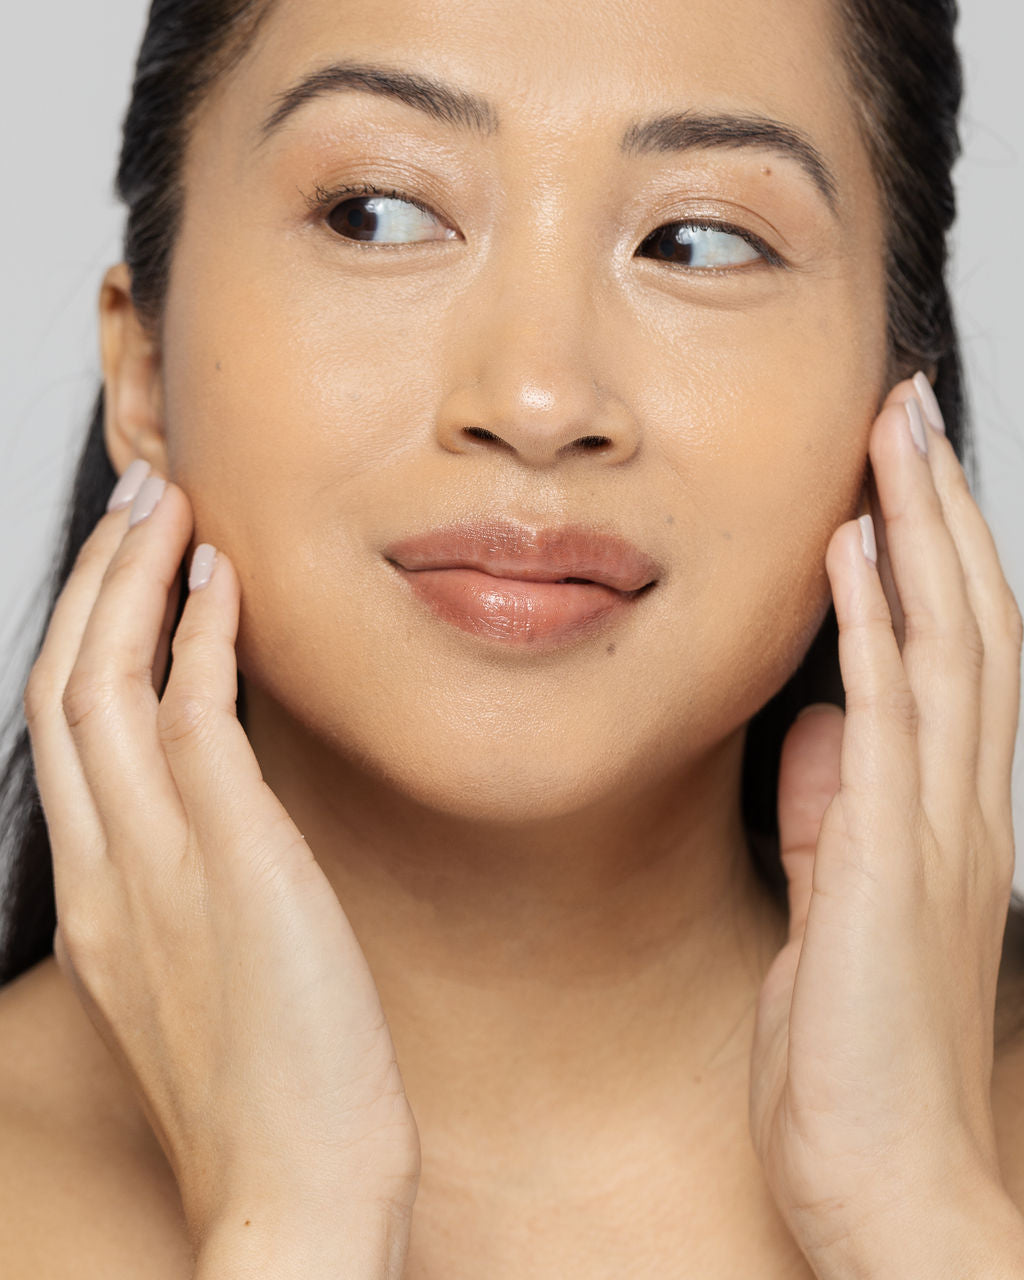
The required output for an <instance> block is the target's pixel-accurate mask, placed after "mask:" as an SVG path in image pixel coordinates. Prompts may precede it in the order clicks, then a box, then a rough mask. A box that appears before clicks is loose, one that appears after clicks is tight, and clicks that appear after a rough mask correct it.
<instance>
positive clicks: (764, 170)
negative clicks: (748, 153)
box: [761, 164, 772, 178]
mask: <svg viewBox="0 0 1024 1280" xmlns="http://www.w3.org/2000/svg"><path fill="white" fill-rule="evenodd" d="M761 172H762V173H763V174H764V176H765V177H766V178H770V177H771V176H772V170H771V166H770V165H767V164H766V165H762V166H761Z"/></svg>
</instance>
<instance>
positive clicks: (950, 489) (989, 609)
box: [895, 375, 1021, 824]
mask: <svg viewBox="0 0 1024 1280" xmlns="http://www.w3.org/2000/svg"><path fill="white" fill-rule="evenodd" d="M922 378H923V375H917V376H916V377H915V379H914V382H913V383H900V384H899V386H898V387H897V388H896V389H895V394H896V395H897V396H898V397H899V398H901V399H909V398H910V397H911V396H912V395H913V394H914V388H915V387H917V388H919V389H921V382H920V380H921V379H922ZM924 386H925V387H927V380H926V379H925V380H924ZM919 398H920V399H922V400H923V401H924V404H925V408H926V410H927V412H926V418H927V419H928V421H929V422H930V423H931V422H935V423H937V424H938V425H939V426H941V423H942V416H941V413H940V412H939V409H938V405H937V404H934V396H932V397H931V402H932V403H931V404H930V405H929V403H928V401H927V400H925V397H924V396H920V395H919ZM928 444H929V461H930V462H931V466H932V475H933V476H934V479H935V488H936V491H937V493H938V496H939V501H940V503H941V504H942V510H943V513H944V516H945V520H946V524H947V526H948V528H949V531H950V534H951V536H952V538H953V542H954V544H955V545H956V549H957V553H958V555H959V557H960V563H961V566H962V569H963V574H964V580H965V584H966V590H967V596H968V599H969V601H970V607H971V611H972V612H973V614H974V617H975V619H976V621H977V625H978V629H979V631H980V633H981V641H982V647H983V650H984V657H983V661H982V668H981V693H980V722H979V733H978V775H977V776H978V794H979V799H980V801H981V804H982V808H983V810H984V812H985V813H986V816H987V817H989V819H990V821H995V820H999V821H1001V822H1002V823H1003V824H1005V823H1006V821H1007V820H1008V818H1009V814H1008V804H1009V796H1010V794H1011V791H1012V770H1013V754H1014V745H1015V740H1016V736H1017V723H1018V719H1019V711H1020V651H1021V618H1020V609H1019V607H1018V604H1017V601H1016V600H1015V599H1014V595H1013V592H1012V591H1011V589H1010V585H1009V583H1008V582H1007V580H1006V575H1005V573H1004V572H1003V567H1002V564H1001V563H1000V559H999V553H998V551H997V550H996V545H995V540H994V539H993V537H992V532H991V530H990V529H989V527H988V524H987V522H986V520H985V518H984V516H983V515H982V513H981V511H980V509H979V507H978V504H977V503H976V501H975V499H974V496H973V495H972V493H971V491H970V487H969V485H968V483H967V477H966V475H965V474H964V470H963V467H962V466H961V465H960V461H959V459H958V458H957V456H956V454H955V452H954V451H953V447H952V445H951V444H950V442H949V440H948V439H947V438H946V436H945V434H944V432H943V431H942V430H935V429H933V430H930V431H929V433H928Z"/></svg>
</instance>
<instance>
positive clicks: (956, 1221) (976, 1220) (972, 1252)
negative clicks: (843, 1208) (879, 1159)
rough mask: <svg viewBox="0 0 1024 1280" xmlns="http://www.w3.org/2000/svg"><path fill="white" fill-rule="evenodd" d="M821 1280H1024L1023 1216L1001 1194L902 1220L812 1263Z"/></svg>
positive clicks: (871, 1229) (840, 1244)
mask: <svg viewBox="0 0 1024 1280" xmlns="http://www.w3.org/2000/svg"><path fill="white" fill-rule="evenodd" d="M811 1261H812V1266H813V1267H814V1273H815V1275H816V1276H817V1277H818V1280H946V1278H947V1277H948V1280H1022V1277H1024V1215H1022V1214H1021V1213H1020V1211H1019V1210H1018V1209H1017V1207H1016V1206H1015V1205H1014V1203H1013V1201H1012V1200H1011V1199H1010V1197H1009V1196H1008V1195H1007V1194H1006V1192H1005V1191H1004V1190H1003V1189H1002V1188H990V1189H987V1190H985V1191H983V1192H980V1193H977V1194H973V1195H963V1196H958V1197H954V1198H952V1199H950V1200H949V1201H948V1202H947V1203H944V1204H942V1205H935V1206H932V1207H931V1208H929V1209H927V1210H924V1209H922V1210H920V1211H918V1212H915V1213H908V1214H907V1215H906V1216H904V1217H901V1216H900V1215H899V1213H898V1212H894V1213H893V1214H892V1215H891V1216H887V1217H886V1218H885V1220H884V1221H883V1220H881V1219H878V1220H876V1221H875V1222H874V1223H873V1224H872V1225H869V1226H865V1227H863V1228H861V1229H859V1230H851V1231H850V1232H849V1234H847V1235H844V1236H842V1237H840V1238H838V1239H836V1240H835V1241H833V1243H832V1244H831V1245H830V1247H829V1250H828V1253H827V1256H824V1257H822V1258H819V1259H817V1260H816V1259H812V1260H811Z"/></svg>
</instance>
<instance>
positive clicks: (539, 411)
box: [477, 207, 597, 416]
mask: <svg viewBox="0 0 1024 1280" xmlns="http://www.w3.org/2000/svg"><path fill="white" fill-rule="evenodd" d="M556 221H557V219H556V218H555V217H554V216H547V210H545V209H544V208H543V207H542V208H540V209H537V210H535V211H532V216H531V214H528V215H527V216H526V217H523V218H522V219H518V218H517V220H516V225H515V226H514V227H510V228H509V229H508V230H507V232H506V233H505V234H504V235H503V236H502V237H501V245H500V247H499V248H498V249H497V250H496V252H495V254H494V262H493V275H492V278H491V280H490V282H488V285H485V287H484V298H485V299H486V302H485V303H484V305H485V307H486V319H485V320H484V322H483V323H482V324H481V326H480V331H479V332H480V338H481V342H480V345H479V347H478V352H477V362H478V370H479V374H480V376H481V377H483V378H484V380H485V381H487V382H488V383H489V384H490V385H491V387H492V391H493V392H494V393H496V394H497V396H498V397H499V401H501V402H504V408H505V411H506V412H509V413H512V414H514V415H518V414H526V415H527V416H536V415H545V414H546V415H551V414H560V415H563V416H564V415H567V414H573V413H575V414H577V415H586V414H587V413H588V412H592V411H593V408H594V405H593V395H594V360H593V350H592V347H593V343H594V341H595V339H596V337H597V334H596V332H595V326H594V315H593V310H594V308H593V287H592V282H591V279H590V272H591V271H592V270H593V267H592V265H590V266H588V264H587V263H585V262H581V261H580V260H579V259H580V255H579V251H578V249H577V248H574V247H573V246H572V245H571V244H567V243H566V241H567V240H568V237H567V236H566V234H565V232H566V229H565V227H564V226H562V227H555V226H553V223H555V222H556ZM495 408H496V409H498V408H499V405H498V404H496V405H495ZM499 412H500V409H499Z"/></svg>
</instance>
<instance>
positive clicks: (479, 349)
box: [448, 193, 635, 463]
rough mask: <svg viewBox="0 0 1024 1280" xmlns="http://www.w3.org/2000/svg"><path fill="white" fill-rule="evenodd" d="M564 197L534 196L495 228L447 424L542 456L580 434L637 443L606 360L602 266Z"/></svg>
mask: <svg viewBox="0 0 1024 1280" xmlns="http://www.w3.org/2000/svg"><path fill="white" fill-rule="evenodd" d="M562 203H563V202H562V200H561V198H560V197H559V196H558V195H557V194H555V193H552V194H550V195H549V196H548V197H547V198H544V197H542V196H536V197H535V198H534V199H533V200H532V202H531V203H529V204H525V203H524V205H519V206H514V207H513V206H510V207H509V208H507V209H506V211H505V214H504V217H503V219H502V221H501V224H500V225H499V226H497V227H496V228H495V230H494V235H493V240H492V243H491V246H490V248H489V250H488V253H487V258H486V261H485V263H484V265H483V266H482V268H481V270H480V271H479V273H478V274H477V276H476V278H475V279H474V282H473V285H472V286H471V289H470V290H469V296H464V297H463V300H462V301H463V308H462V320H461V323H460V324H459V325H458V326H457V329H458V347H459V350H458V354H457V357H456V360H455V367H457V369H458V375H457V379H456V381H457V383H458V386H457V387H455V388H453V392H454V394H453V396H452V397H451V398H450V401H449V405H448V411H449V422H448V428H449V430H452V429H454V430H459V431H461V432H463V433H465V432H466V431H472V433H473V434H474V435H475V436H476V437H477V438H483V437H485V436H492V437H494V436H496V437H498V438H499V440H500V441H501V442H503V443H504V444H506V445H508V446H510V447H512V448H513V449H515V450H517V451H518V452H519V454H520V455H521V456H522V457H523V458H524V460H530V461H533V462H536V463H540V462H547V461H550V460H551V459H553V458H554V457H555V456H556V455H557V454H558V453H559V452H560V451H563V450H565V448H566V447H567V446H572V445H574V444H577V443H579V442H580V441H584V442H586V446H587V447H594V446H596V445H601V446H602V447H604V448H605V450H606V451H607V450H608V449H609V446H610V445H615V446H616V447H615V448H614V449H613V450H612V452H614V453H615V454H616V455H618V454H620V453H621V451H622V448H623V447H628V448H632V446H633V443H635V442H634V441H633V435H634V434H635V433H634V432H633V431H632V428H631V426H630V424H629V423H628V422H627V421H626V419H627V418H628V414H627V413H626V411H625V407H624V406H623V405H622V404H621V402H619V401H618V400H617V399H616V397H615V395H614V392H613V390H612V388H610V387H609V385H608V378H607V375H608V373H609V370H608V369H607V366H606V365H604V367H602V357H601V346H602V334H601V325H600V323H599V320H600V317H599V315H598V308H597V306H596V305H595V303H596V296H595V295H596V294H597V293H598V292H599V288H600V286H599V283H598V281H599V272H600V263H599V260H598V259H597V256H596V254H595V253H594V252H593V250H592V247H591V245H592V241H591V244H588V243H587V236H586V234H585V233H581V230H580V225H579V222H580V220H579V217H578V216H573V214H572V213H570V212H568V211H566V210H565V209H564V208H562V207H561V206H562ZM474 429H475V430H474ZM627 438H628V442H627Z"/></svg>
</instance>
